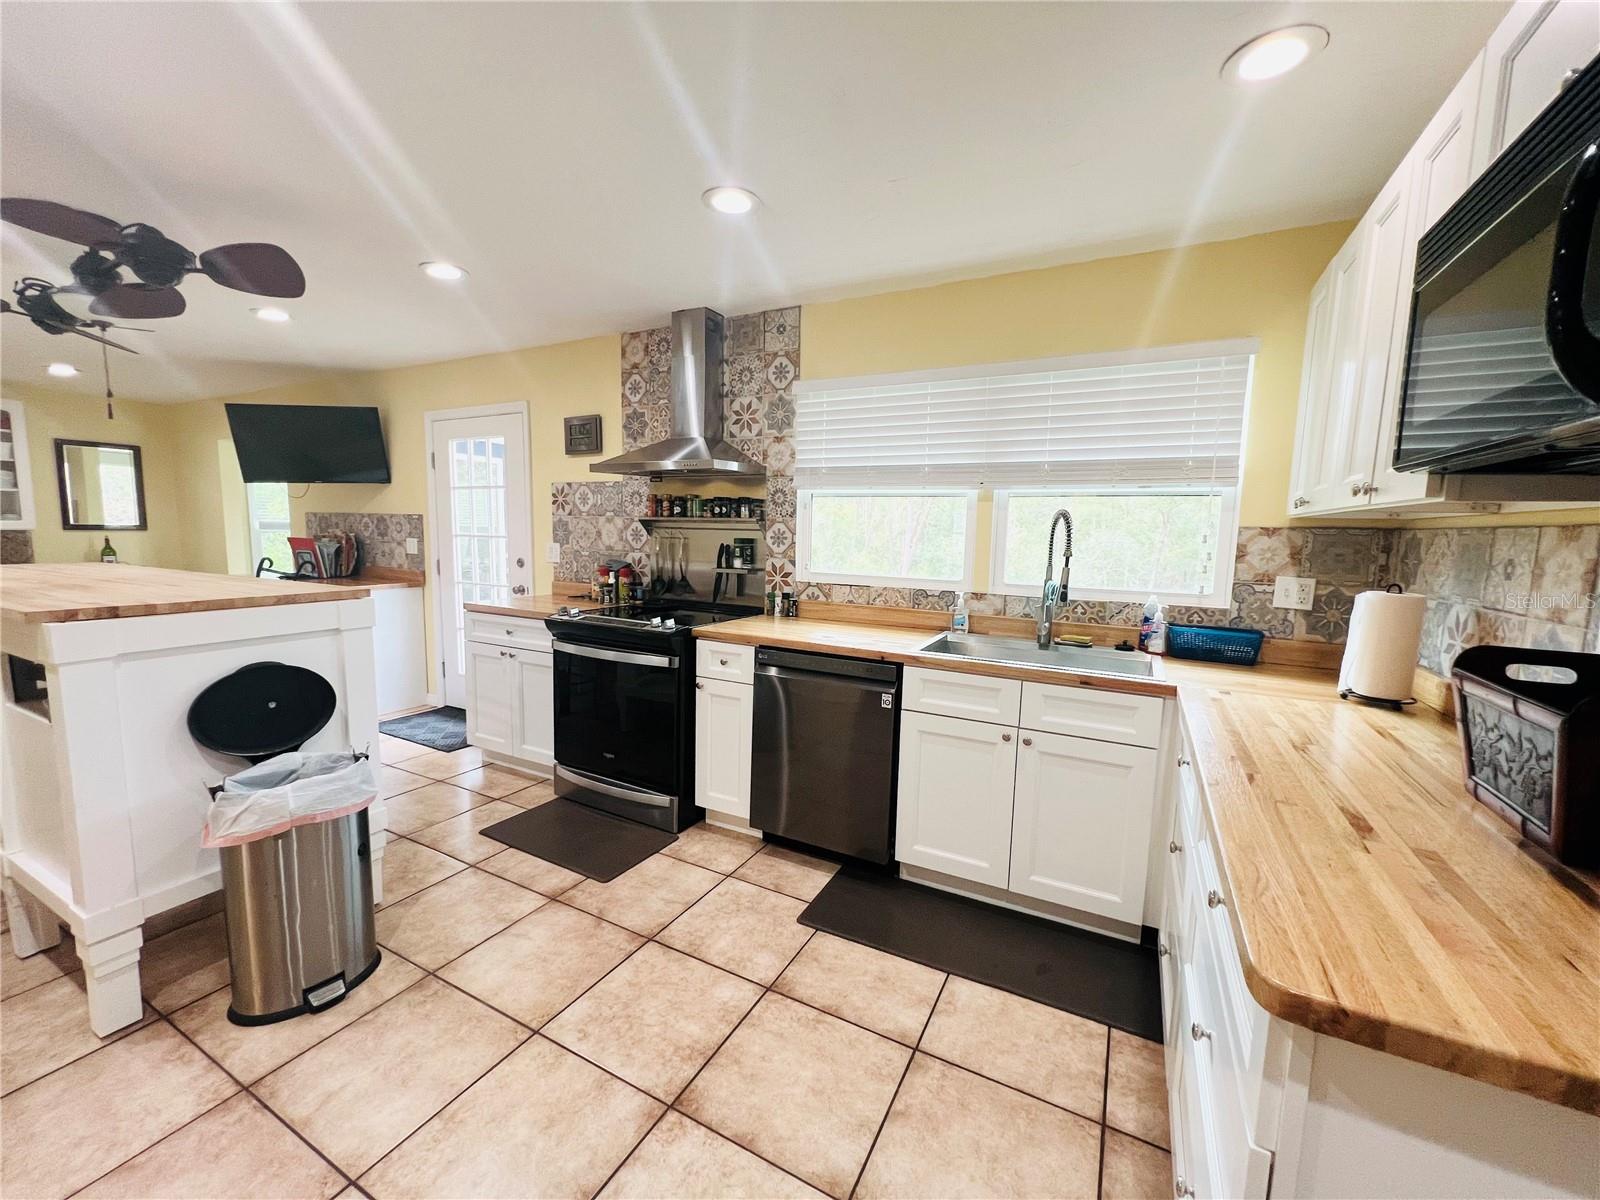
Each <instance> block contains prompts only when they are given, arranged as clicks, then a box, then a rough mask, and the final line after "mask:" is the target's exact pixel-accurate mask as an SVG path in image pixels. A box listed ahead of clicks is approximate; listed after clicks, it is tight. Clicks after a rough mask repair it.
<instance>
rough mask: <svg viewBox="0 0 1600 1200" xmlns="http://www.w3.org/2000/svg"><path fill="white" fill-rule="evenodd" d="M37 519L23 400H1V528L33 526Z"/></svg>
mask: <svg viewBox="0 0 1600 1200" xmlns="http://www.w3.org/2000/svg"><path fill="white" fill-rule="evenodd" d="M33 521H34V518H33V472H32V468H31V465H30V463H29V461H28V416H27V413H26V412H24V411H23V407H22V404H21V402H20V401H17V400H0V529H32V528H33Z"/></svg>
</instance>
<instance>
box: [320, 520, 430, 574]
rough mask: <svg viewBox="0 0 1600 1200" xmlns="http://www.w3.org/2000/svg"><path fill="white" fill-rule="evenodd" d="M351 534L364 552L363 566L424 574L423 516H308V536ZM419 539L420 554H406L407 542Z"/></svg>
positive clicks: (418, 551)
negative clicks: (409, 539)
mask: <svg viewBox="0 0 1600 1200" xmlns="http://www.w3.org/2000/svg"><path fill="white" fill-rule="evenodd" d="M334 533H348V534H351V535H353V536H354V537H355V539H356V545H357V546H358V547H360V550H361V565H362V566H365V567H389V568H391V569H395V570H402V571H421V570H423V565H422V564H423V563H424V562H425V561H426V553H425V551H426V550H427V546H426V545H425V543H424V542H423V540H422V514H421V513H319V512H313V513H307V514H306V535H307V536H308V537H321V536H325V535H328V534H334ZM407 538H416V539H417V552H416V553H415V554H408V553H406V539H407Z"/></svg>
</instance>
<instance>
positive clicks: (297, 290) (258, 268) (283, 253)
mask: <svg viewBox="0 0 1600 1200" xmlns="http://www.w3.org/2000/svg"><path fill="white" fill-rule="evenodd" d="M200 269H201V270H202V271H204V272H205V273H206V274H207V275H209V276H210V277H211V278H212V279H214V280H216V281H217V282H218V283H220V284H221V285H222V286H223V287H230V288H234V289H235V290H237V291H241V292H254V293H255V294H256V295H258V296H283V297H288V298H291V299H292V298H293V297H295V296H304V295H305V294H306V277H305V274H304V272H302V271H301V270H300V264H299V263H297V262H295V260H294V259H293V258H291V257H290V255H289V252H288V251H287V250H285V249H284V248H283V247H282V246H274V245H273V244H272V243H271V242H234V243H233V244H232V245H228V246H218V247H217V248H216V249H214V250H207V251H206V252H205V253H204V254H202V255H201V256H200Z"/></svg>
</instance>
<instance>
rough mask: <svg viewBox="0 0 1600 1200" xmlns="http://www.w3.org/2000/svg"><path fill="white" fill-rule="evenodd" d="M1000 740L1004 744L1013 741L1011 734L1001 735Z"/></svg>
mask: <svg viewBox="0 0 1600 1200" xmlns="http://www.w3.org/2000/svg"><path fill="white" fill-rule="evenodd" d="M1000 740H1001V741H1002V742H1009V741H1010V740H1011V735H1010V734H1009V733H1002V734H1001V735H1000Z"/></svg>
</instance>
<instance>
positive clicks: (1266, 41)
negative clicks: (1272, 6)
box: [1222, 25, 1328, 83]
mask: <svg viewBox="0 0 1600 1200" xmlns="http://www.w3.org/2000/svg"><path fill="white" fill-rule="evenodd" d="M1327 44H1328V31H1327V30H1326V29H1324V28H1323V27H1322V26H1321V25H1290V26H1289V27H1288V28H1286V29H1274V30H1273V31H1272V32H1271V33H1263V34H1262V35H1261V36H1260V37H1258V38H1251V39H1250V40H1249V41H1248V42H1246V43H1245V44H1244V45H1242V46H1240V47H1239V48H1238V49H1237V50H1235V51H1234V52H1233V53H1232V54H1230V55H1228V59H1227V61H1226V62H1224V63H1223V64H1222V77H1223V78H1224V79H1231V80H1233V81H1234V82H1236V83H1261V82H1262V81H1263V80H1267V79H1276V78H1277V77H1278V76H1279V75H1286V74H1288V73H1289V72H1290V71H1292V70H1294V69H1295V68H1296V67H1298V66H1299V65H1300V64H1301V63H1303V62H1305V61H1306V59H1308V58H1310V57H1311V56H1312V55H1313V54H1315V53H1316V52H1317V51H1319V50H1321V49H1322V48H1323V47H1325V46H1326V45H1327Z"/></svg>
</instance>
